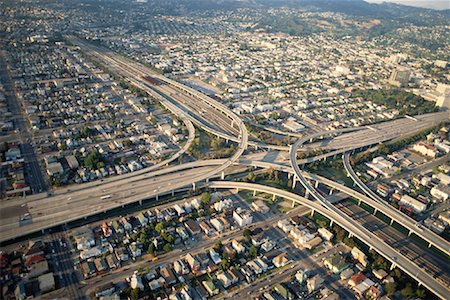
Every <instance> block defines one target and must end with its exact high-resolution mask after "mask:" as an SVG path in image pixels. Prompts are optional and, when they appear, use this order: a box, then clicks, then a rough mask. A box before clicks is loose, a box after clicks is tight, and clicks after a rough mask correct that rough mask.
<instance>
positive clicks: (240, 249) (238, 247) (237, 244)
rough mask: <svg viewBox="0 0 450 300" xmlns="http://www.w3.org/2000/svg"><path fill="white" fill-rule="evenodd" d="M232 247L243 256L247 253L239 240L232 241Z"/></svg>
mask: <svg viewBox="0 0 450 300" xmlns="http://www.w3.org/2000/svg"><path fill="white" fill-rule="evenodd" d="M231 247H233V249H234V250H236V252H237V253H239V254H241V253H244V252H245V247H244V245H242V244H241V243H240V242H238V241H237V240H235V239H233V240H232V241H231Z"/></svg>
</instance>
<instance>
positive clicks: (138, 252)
mask: <svg viewBox="0 0 450 300" xmlns="http://www.w3.org/2000/svg"><path fill="white" fill-rule="evenodd" d="M128 248H129V249H130V253H131V256H132V257H133V258H134V259H136V258H138V257H139V256H141V255H142V250H141V249H140V248H139V247H138V246H137V244H136V242H133V243H131V244H130V245H129V246H128Z"/></svg>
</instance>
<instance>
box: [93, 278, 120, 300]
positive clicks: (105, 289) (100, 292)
mask: <svg viewBox="0 0 450 300" xmlns="http://www.w3.org/2000/svg"><path fill="white" fill-rule="evenodd" d="M115 291H116V286H115V285H114V283H112V282H109V283H107V284H104V285H102V286H100V287H99V288H98V289H97V291H96V292H95V297H97V298H100V297H104V296H110V295H112V293H114V292H115Z"/></svg>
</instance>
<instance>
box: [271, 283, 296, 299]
mask: <svg viewBox="0 0 450 300" xmlns="http://www.w3.org/2000/svg"><path fill="white" fill-rule="evenodd" d="M274 290H275V291H276V292H277V293H278V294H279V295H281V297H282V298H283V299H287V300H291V299H294V295H292V293H291V292H290V291H289V290H288V289H287V288H286V287H285V286H284V285H283V284H281V283H277V284H275V286H274Z"/></svg>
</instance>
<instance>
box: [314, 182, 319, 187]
mask: <svg viewBox="0 0 450 300" xmlns="http://www.w3.org/2000/svg"><path fill="white" fill-rule="evenodd" d="M314 187H315V188H316V189H317V188H318V187H319V181H318V180H316V183H315V184H314Z"/></svg>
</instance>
